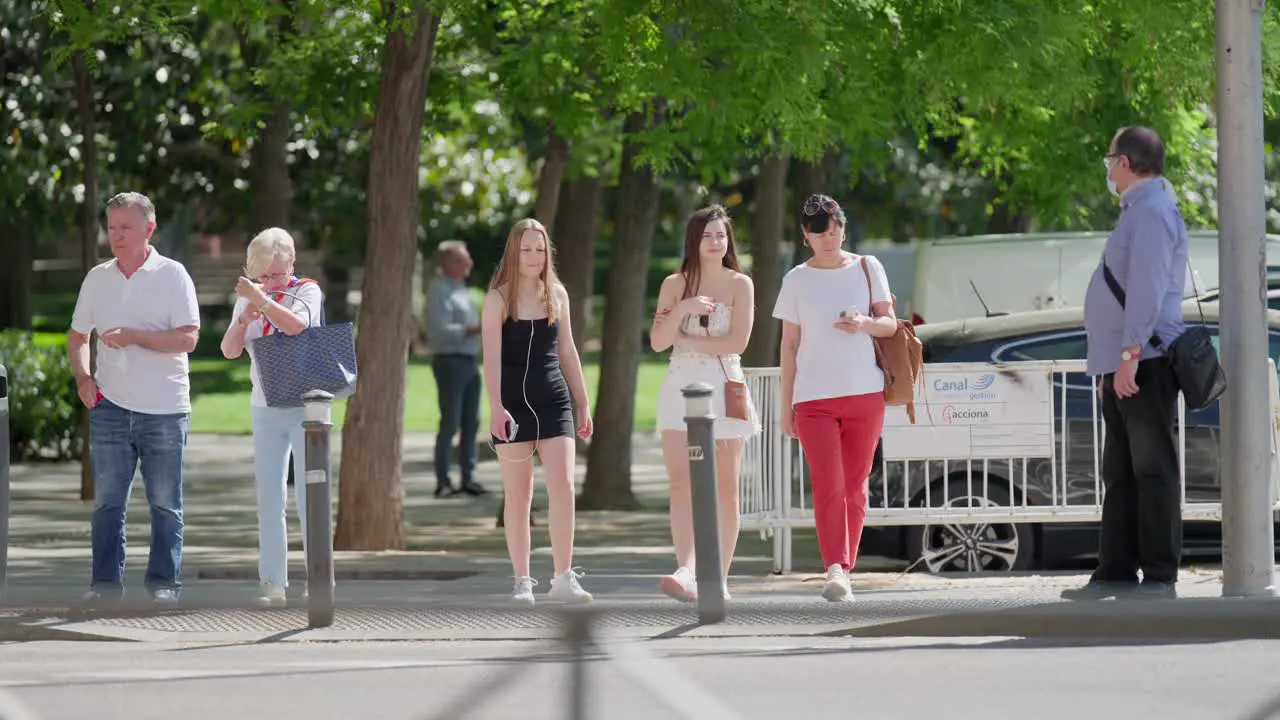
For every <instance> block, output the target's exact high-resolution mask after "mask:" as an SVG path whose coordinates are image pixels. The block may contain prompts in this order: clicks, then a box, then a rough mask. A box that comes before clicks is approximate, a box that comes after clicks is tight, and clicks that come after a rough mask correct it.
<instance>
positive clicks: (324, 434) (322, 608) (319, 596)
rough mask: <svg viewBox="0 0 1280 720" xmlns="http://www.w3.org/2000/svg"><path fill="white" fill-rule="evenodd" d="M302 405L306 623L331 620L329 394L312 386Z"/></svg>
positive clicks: (318, 624) (316, 624)
mask: <svg viewBox="0 0 1280 720" xmlns="http://www.w3.org/2000/svg"><path fill="white" fill-rule="evenodd" d="M302 403H303V407H304V408H305V414H304V418H305V419H304V420H303V423H302V427H303V430H304V431H305V434H306V454H305V458H304V459H305V460H306V466H305V467H306V470H307V477H306V483H307V487H306V498H307V532H306V535H307V548H306V556H307V624H308V625H310V626H311V627H313V628H318V627H329V626H330V625H332V624H333V585H334V583H333V508H332V504H333V501H332V499H331V498H330V495H329V493H330V487H331V485H332V479H331V474H330V471H329V434H330V431H331V430H332V428H333V423H332V422H331V420H330V417H329V414H330V410H331V409H332V405H333V395H331V394H329V393H327V392H324V391H323V390H312V391H311V392H309V393H307V394H306V395H303V396H302Z"/></svg>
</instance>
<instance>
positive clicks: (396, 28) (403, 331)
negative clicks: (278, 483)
mask: <svg viewBox="0 0 1280 720" xmlns="http://www.w3.org/2000/svg"><path fill="white" fill-rule="evenodd" d="M383 8H384V10H385V11H386V22H387V27H388V29H387V41H386V44H385V46H384V47H383V56H382V77H381V81H380V86H379V95H378V109H377V115H376V120H375V122H374V126H373V139H372V142H371V145H370V158H371V160H370V166H369V243H368V249H367V251H366V255H365V263H364V268H365V279H364V284H363V287H362V288H361V298H362V299H361V302H360V333H359V335H357V336H356V358H357V362H358V363H359V368H360V380H359V381H358V382H359V384H358V386H357V389H356V393H355V395H354V396H353V397H352V398H351V402H350V403H349V404H348V406H347V417H346V425H345V426H344V427H343V431H342V467H341V473H340V480H339V503H338V528H337V535H336V537H335V539H334V545H335V547H337V548H339V549H342V550H392V549H400V548H403V547H404V485H403V484H402V483H401V471H402V457H403V456H402V453H403V437H402V429H403V424H404V387H405V356H406V354H407V353H408V351H409V317H410V307H409V298H410V296H411V294H412V291H413V288H412V283H413V260H414V256H415V254H416V253H417V252H418V223H419V202H420V200H419V193H418V169H419V160H418V158H419V155H420V150H421V145H422V123H423V117H424V115H425V111H426V98H427V82H428V80H430V77H431V60H432V56H433V54H434V51H435V44H436V33H437V30H438V29H439V27H440V17H439V16H438V15H435V14H433V13H431V12H430V11H429V10H427V9H417V10H414V11H413V12H412V15H411V16H408V15H407V14H406V13H405V11H403V10H401V9H400V8H399V7H398V5H397V4H396V3H394V2H385V3H384V4H383ZM401 16H405V17H404V18H403V19H404V20H407V21H408V22H402V21H401Z"/></svg>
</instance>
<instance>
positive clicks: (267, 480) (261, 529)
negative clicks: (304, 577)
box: [253, 407, 307, 587]
mask: <svg viewBox="0 0 1280 720" xmlns="http://www.w3.org/2000/svg"><path fill="white" fill-rule="evenodd" d="M302 415H303V409H302V408H272V407H255V408H253V475H254V480H255V481H256V484H257V486H258V578H259V580H261V581H262V582H264V583H270V584H272V585H277V586H279V587H288V585H289V533H288V527H287V524H286V521H285V510H286V506H287V505H288V497H287V494H288V489H287V483H288V479H289V467H288V462H289V451H290V450H292V451H293V478H294V484H293V490H294V497H295V499H296V503H297V509H298V524H299V526H300V527H301V528H302V537H303V547H304V548H305V547H306V537H307V530H306V516H307V511H306V508H307V506H306V488H307V484H306V476H307V474H306V459H305V456H304V452H305V448H306V444H305V442H304V440H303V434H302Z"/></svg>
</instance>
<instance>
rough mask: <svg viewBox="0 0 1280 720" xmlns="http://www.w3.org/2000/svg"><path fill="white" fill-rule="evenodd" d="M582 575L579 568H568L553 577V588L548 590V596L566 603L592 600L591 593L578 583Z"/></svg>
mask: <svg viewBox="0 0 1280 720" xmlns="http://www.w3.org/2000/svg"><path fill="white" fill-rule="evenodd" d="M582 575H583V574H582V573H580V572H578V571H577V570H566V571H564V574H562V575H559V576H557V577H553V578H551V590H549V591H548V592H547V597H548V598H549V599H551V600H559V601H561V602H564V603H575V604H576V603H588V602H591V600H592V598H591V593H589V592H587V591H586V590H583V589H582V585H580V584H579V583H578V578H580V577H582Z"/></svg>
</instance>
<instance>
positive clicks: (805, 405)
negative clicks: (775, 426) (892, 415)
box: [795, 393, 884, 571]
mask: <svg viewBox="0 0 1280 720" xmlns="http://www.w3.org/2000/svg"><path fill="white" fill-rule="evenodd" d="M795 425H796V434H797V435H799V436H800V445H801V447H803V448H804V454H805V459H806V460H808V462H809V480H810V482H811V484H812V485H813V516H814V520H815V522H816V524H817V526H818V549H819V551H820V552H821V553H822V567H823V568H824V569H825V568H829V567H831V566H832V565H840V566H841V567H843V568H844V569H845V570H846V571H847V570H851V569H853V564H854V562H855V561H856V560H857V559H858V544H859V543H861V542H862V524H863V523H864V522H865V521H866V518H867V476H868V475H870V474H871V463H872V460H873V459H874V458H875V453H876V443H877V442H878V441H879V439H880V430H881V429H882V428H883V427H884V395H883V394H882V393H870V394H867V395H848V396H845V397H838V398H827V399H824V400H810V401H808V402H802V403H798V404H796V406H795Z"/></svg>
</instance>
